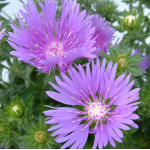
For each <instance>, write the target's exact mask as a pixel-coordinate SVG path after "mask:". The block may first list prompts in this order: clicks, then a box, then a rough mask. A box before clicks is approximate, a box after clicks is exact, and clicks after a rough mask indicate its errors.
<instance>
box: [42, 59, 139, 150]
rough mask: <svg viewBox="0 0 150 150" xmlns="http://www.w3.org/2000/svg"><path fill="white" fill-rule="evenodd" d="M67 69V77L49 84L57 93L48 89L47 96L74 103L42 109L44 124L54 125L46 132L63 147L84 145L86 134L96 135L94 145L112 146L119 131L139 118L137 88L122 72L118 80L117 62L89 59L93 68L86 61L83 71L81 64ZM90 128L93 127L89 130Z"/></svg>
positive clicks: (135, 125) (121, 135)
mask: <svg viewBox="0 0 150 150" xmlns="http://www.w3.org/2000/svg"><path fill="white" fill-rule="evenodd" d="M77 69H78V70H76V69H75V68H73V67H72V68H70V69H69V70H68V73H69V76H70V77H68V76H66V75H65V74H64V73H62V74H61V77H62V79H60V78H59V77H57V76H56V81H57V83H58V85H55V84H53V83H50V84H51V86H52V87H54V88H55V89H56V90H57V91H58V92H54V91H47V94H48V96H49V97H51V98H53V99H54V100H56V101H58V102H61V103H63V104H67V105H71V106H75V107H76V108H72V107H71V106H70V107H69V106H66V107H50V108H51V109H50V110H47V111H44V114H45V115H46V116H48V118H47V121H46V124H54V126H53V127H51V128H50V129H49V130H48V131H53V130H55V131H54V133H53V134H52V135H51V136H57V135H58V137H57V138H56V142H58V143H62V142H65V144H64V145H63V146H62V148H67V147H69V146H71V148H73V149H74V148H83V147H84V145H85V143H86V141H87V138H88V135H89V134H95V140H94V144H93V148H97V146H98V147H99V148H102V147H105V146H106V145H107V144H108V142H109V143H110V144H111V145H112V146H113V147H115V142H114V140H116V141H118V142H122V140H121V138H123V133H122V130H130V128H129V126H132V127H134V128H138V126H137V124H135V123H134V121H133V120H136V119H138V118H139V116H138V115H136V114H135V113H134V111H135V110H136V109H137V108H138V106H137V105H138V104H139V103H140V102H136V101H137V100H138V99H139V88H136V89H131V88H132V87H133V85H134V81H132V82H130V83H129V80H130V75H128V76H127V77H126V78H125V74H122V75H121V76H119V77H118V78H117V79H115V76H116V69H117V65H116V64H115V65H114V66H113V65H112V62H110V63H109V64H108V66H107V68H106V60H105V59H104V61H103V62H102V65H101V66H100V62H99V59H97V63H96V64H94V62H92V71H90V65H89V64H87V66H86V71H84V69H83V67H82V66H81V65H79V66H77ZM91 128H92V129H91Z"/></svg>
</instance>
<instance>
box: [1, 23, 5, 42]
mask: <svg viewBox="0 0 150 150" xmlns="http://www.w3.org/2000/svg"><path fill="white" fill-rule="evenodd" d="M1 26H2V21H1V22H0V29H1ZM5 30H6V28H4V29H2V30H1V31H0V40H1V39H2V38H3V37H4V32H5Z"/></svg>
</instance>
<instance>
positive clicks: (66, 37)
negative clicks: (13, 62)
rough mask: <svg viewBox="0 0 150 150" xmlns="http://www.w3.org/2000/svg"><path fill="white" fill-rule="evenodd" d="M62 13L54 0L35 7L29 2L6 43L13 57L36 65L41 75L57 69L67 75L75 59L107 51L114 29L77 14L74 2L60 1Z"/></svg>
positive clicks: (103, 21) (101, 20) (84, 13)
mask: <svg viewBox="0 0 150 150" xmlns="http://www.w3.org/2000/svg"><path fill="white" fill-rule="evenodd" d="M61 2H62V11H61V14H60V15H59V14H58V10H59V9H58V6H57V3H56V2H55V1H54V0H45V4H43V3H41V2H40V3H39V5H40V7H41V10H42V11H41V13H39V12H38V10H37V7H36V5H35V4H34V3H33V2H31V1H30V0H28V5H26V4H24V9H25V11H26V12H23V11H22V10H20V14H21V16H22V17H23V18H24V19H21V17H20V15H19V14H18V20H19V23H20V27H18V26H16V25H14V24H12V25H11V26H12V28H13V30H14V32H10V33H9V41H10V42H9V44H10V45H11V46H12V47H13V48H14V50H13V51H12V52H11V54H12V55H14V56H16V57H18V60H19V61H24V62H26V63H29V64H31V65H33V66H35V67H36V68H37V69H38V70H39V71H41V72H43V73H48V72H50V70H51V68H52V69H55V68H56V67H57V66H58V68H59V70H60V71H61V72H66V71H67V69H68V68H69V66H71V64H72V62H74V60H76V59H81V58H84V59H93V58H95V57H96V56H98V55H100V51H104V52H106V51H107V50H108V46H109V43H110V41H111V40H112V39H113V34H114V30H113V29H112V28H111V27H110V24H109V23H108V22H107V21H105V19H104V18H101V17H99V16H98V15H88V14H87V12H86V10H83V11H80V5H79V4H77V3H76V0H75V1H73V0H62V1H61Z"/></svg>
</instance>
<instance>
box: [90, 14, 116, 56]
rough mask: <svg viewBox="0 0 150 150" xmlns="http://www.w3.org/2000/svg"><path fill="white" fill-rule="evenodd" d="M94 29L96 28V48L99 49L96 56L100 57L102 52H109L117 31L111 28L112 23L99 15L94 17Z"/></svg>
mask: <svg viewBox="0 0 150 150" xmlns="http://www.w3.org/2000/svg"><path fill="white" fill-rule="evenodd" d="M92 22H93V27H95V28H96V30H95V33H94V36H93V37H96V42H95V44H94V46H95V47H96V48H97V51H96V55H100V52H101V51H103V52H107V51H108V47H109V45H110V43H111V41H112V40H113V37H114V36H113V35H114V33H115V30H114V29H113V28H112V27H111V26H110V23H109V22H107V21H105V18H102V17H100V16H99V15H94V16H93V18H92Z"/></svg>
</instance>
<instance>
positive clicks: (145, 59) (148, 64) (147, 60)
mask: <svg viewBox="0 0 150 150" xmlns="http://www.w3.org/2000/svg"><path fill="white" fill-rule="evenodd" d="M132 54H133V55H136V54H140V56H141V57H142V58H143V60H142V62H140V63H139V64H138V65H139V66H141V67H142V70H143V71H144V72H146V69H147V68H148V67H150V58H149V57H148V56H147V55H144V54H141V52H140V51H139V50H138V49H135V50H134V51H133V53H132Z"/></svg>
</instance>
